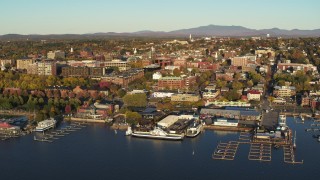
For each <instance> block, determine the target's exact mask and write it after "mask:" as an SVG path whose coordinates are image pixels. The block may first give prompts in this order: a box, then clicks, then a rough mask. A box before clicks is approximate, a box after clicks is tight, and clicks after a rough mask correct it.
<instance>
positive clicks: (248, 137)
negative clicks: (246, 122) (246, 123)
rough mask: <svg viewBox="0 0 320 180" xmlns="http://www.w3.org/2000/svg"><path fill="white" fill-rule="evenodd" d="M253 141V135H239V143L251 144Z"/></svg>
mask: <svg viewBox="0 0 320 180" xmlns="http://www.w3.org/2000/svg"><path fill="white" fill-rule="evenodd" d="M251 141H252V133H249V132H241V133H240V135H239V143H244V144H249V143H251Z"/></svg>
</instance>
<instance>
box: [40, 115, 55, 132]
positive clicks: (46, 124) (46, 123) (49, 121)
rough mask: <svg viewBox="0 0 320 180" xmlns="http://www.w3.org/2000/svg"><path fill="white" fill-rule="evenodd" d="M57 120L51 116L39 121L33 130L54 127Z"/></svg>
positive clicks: (41, 130)
mask: <svg viewBox="0 0 320 180" xmlns="http://www.w3.org/2000/svg"><path fill="white" fill-rule="evenodd" d="M56 123H57V121H56V120H55V119H53V118H51V119H46V120H44V121H40V122H39V123H38V126H37V127H36V129H35V131H36V132H43V131H45V130H48V129H51V128H54V127H55V126H56Z"/></svg>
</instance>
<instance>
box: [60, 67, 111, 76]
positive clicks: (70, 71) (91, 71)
mask: <svg viewBox="0 0 320 180" xmlns="http://www.w3.org/2000/svg"><path fill="white" fill-rule="evenodd" d="M104 74H105V68H103V67H63V68H62V72H61V76H65V77H101V76H103V75H104Z"/></svg>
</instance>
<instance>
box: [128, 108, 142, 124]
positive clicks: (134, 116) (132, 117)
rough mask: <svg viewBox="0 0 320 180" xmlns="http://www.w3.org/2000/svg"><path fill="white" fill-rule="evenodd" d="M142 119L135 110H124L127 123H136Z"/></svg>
mask: <svg viewBox="0 0 320 180" xmlns="http://www.w3.org/2000/svg"><path fill="white" fill-rule="evenodd" d="M141 119H142V116H141V115H140V114H139V113H137V112H131V111H127V112H126V121H127V123H129V124H137V123H138V122H139V121H140V120H141Z"/></svg>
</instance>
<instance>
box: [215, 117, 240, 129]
mask: <svg viewBox="0 0 320 180" xmlns="http://www.w3.org/2000/svg"><path fill="white" fill-rule="evenodd" d="M238 124H239V121H238V120H233V119H225V118H217V119H215V120H214V122H213V125H215V126H231V127H237V126H238Z"/></svg>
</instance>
